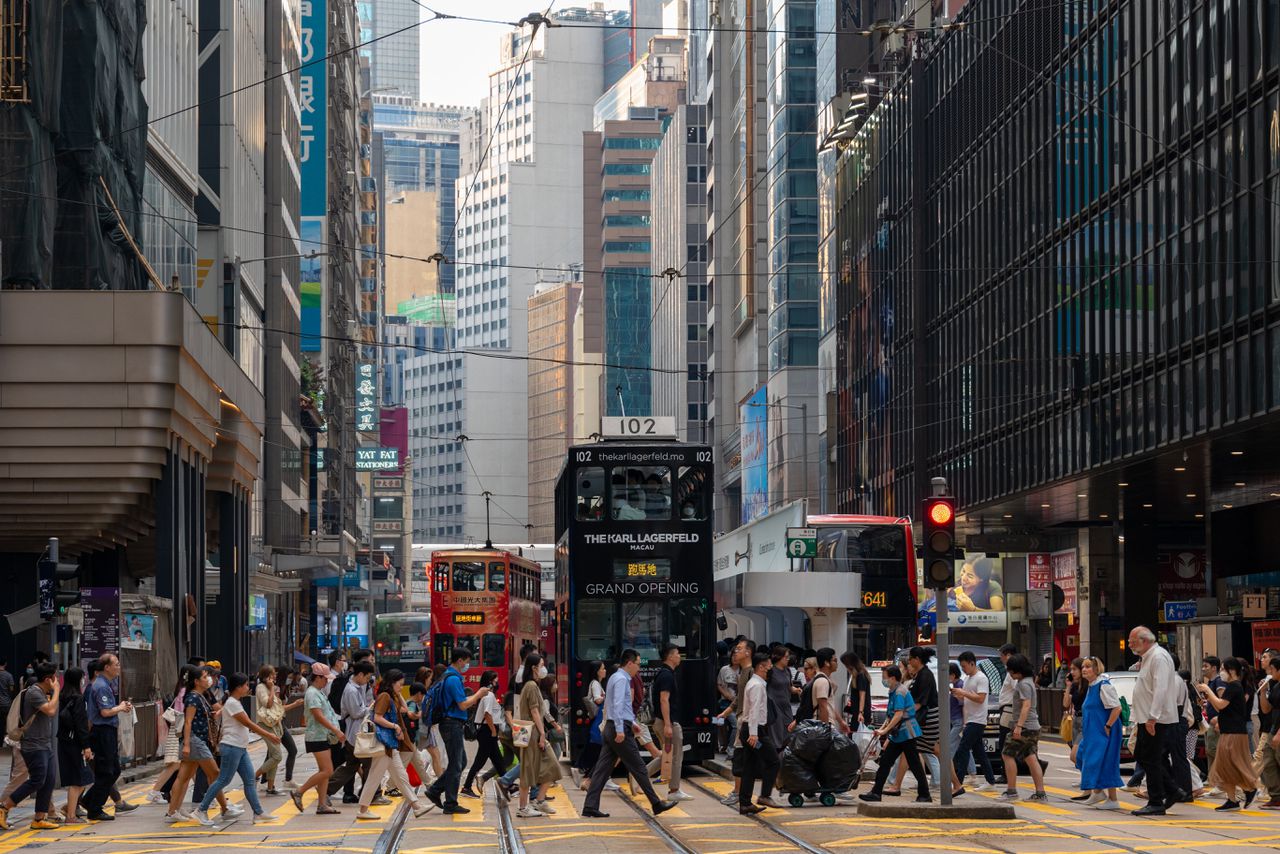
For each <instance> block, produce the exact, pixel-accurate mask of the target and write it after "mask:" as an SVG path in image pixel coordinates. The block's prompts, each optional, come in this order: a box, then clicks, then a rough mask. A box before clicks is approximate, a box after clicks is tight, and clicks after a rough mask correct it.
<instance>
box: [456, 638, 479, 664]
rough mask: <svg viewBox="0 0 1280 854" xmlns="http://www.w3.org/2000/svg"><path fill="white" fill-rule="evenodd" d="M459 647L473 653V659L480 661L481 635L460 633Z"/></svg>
mask: <svg viewBox="0 0 1280 854" xmlns="http://www.w3.org/2000/svg"><path fill="white" fill-rule="evenodd" d="M458 649H465V650H466V651H467V652H469V653H471V660H472V661H478V660H479V659H480V636H479V635H458Z"/></svg>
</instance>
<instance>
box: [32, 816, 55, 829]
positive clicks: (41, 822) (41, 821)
mask: <svg viewBox="0 0 1280 854" xmlns="http://www.w3.org/2000/svg"><path fill="white" fill-rule="evenodd" d="M60 827H62V825H60V824H58V823H57V822H56V821H52V820H50V819H48V818H37V819H35V820H34V821H32V822H31V829H32V830H57V829H58V828H60Z"/></svg>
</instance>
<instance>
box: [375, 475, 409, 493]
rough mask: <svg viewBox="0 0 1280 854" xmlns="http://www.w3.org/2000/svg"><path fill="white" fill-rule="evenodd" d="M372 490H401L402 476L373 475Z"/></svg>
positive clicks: (402, 485)
mask: <svg viewBox="0 0 1280 854" xmlns="http://www.w3.org/2000/svg"><path fill="white" fill-rule="evenodd" d="M373 491H374V492H403V491H404V478H402V477H375V478H374V479H373Z"/></svg>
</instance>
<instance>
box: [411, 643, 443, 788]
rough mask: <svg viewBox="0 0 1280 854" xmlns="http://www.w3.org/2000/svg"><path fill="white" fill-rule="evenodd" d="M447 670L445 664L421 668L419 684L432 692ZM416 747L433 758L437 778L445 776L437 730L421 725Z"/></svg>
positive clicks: (425, 724) (433, 767) (433, 769)
mask: <svg viewBox="0 0 1280 854" xmlns="http://www.w3.org/2000/svg"><path fill="white" fill-rule="evenodd" d="M447 669H448V668H447V667H446V666H445V665H443V664H436V665H435V666H433V667H432V668H431V669H429V670H428V669H427V668H426V667H419V668H418V677H417V678H418V682H419V683H421V684H422V686H423V687H424V688H426V689H427V690H428V691H430V690H431V686H432V684H434V683H435V682H436V681H437V680H439V679H440V678H441V677H442V676H444V672H445V670H447ZM415 746H416V747H417V748H418V749H420V750H425V751H427V755H428V756H430V757H431V770H432V771H433V772H434V773H435V775H436V777H440V776H443V775H444V759H443V758H442V757H441V756H440V740H439V738H438V737H437V733H436V728H435V727H433V726H431V725H430V724H428V723H425V722H424V723H423V724H422V725H420V726H419V727H418V741H417V744H416V745H415Z"/></svg>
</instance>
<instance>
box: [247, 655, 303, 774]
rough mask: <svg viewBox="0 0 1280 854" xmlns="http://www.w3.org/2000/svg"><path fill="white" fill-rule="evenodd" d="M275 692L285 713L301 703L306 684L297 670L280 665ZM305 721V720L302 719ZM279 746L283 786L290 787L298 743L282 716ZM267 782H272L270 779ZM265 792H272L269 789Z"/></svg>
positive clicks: (259, 770) (260, 770)
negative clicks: (282, 756) (282, 753)
mask: <svg viewBox="0 0 1280 854" xmlns="http://www.w3.org/2000/svg"><path fill="white" fill-rule="evenodd" d="M275 670H276V678H275V686H274V687H275V692H276V696H278V697H279V698H280V701H281V702H282V703H283V704H284V705H283V709H282V711H283V712H284V714H285V715H288V714H289V712H292V711H293V710H294V709H296V708H299V707H300V706H301V705H302V703H303V699H302V695H303V694H304V693H305V692H306V685H303V684H301V682H300V679H301V676H300V675H299V674H298V672H297V671H295V670H293V669H292V668H290V667H289V666H288V665H281V666H280V667H277V668H276V669H275ZM304 723H305V721H304ZM279 735H280V746H281V747H283V748H284V752H285V759H284V787H285V788H286V789H292V788H295V787H294V783H293V765H294V763H295V762H297V761H298V744H297V742H295V741H294V740H293V733H292V732H290V731H289V726H288V724H286V723H285V722H284V718H281V720H280V733H279ZM258 774H259V775H261V774H262V769H258ZM267 782H268V783H270V782H272V781H270V780H268V781H267ZM267 794H269V795H270V794H273V792H271V790H270V789H268V790H267Z"/></svg>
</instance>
